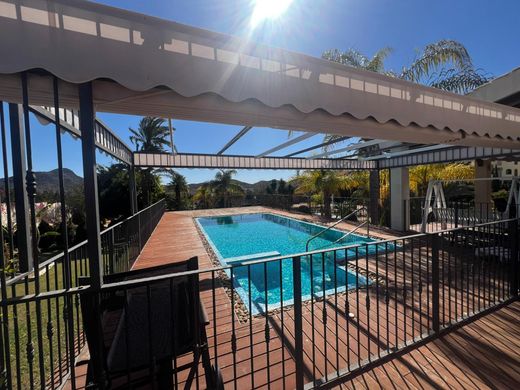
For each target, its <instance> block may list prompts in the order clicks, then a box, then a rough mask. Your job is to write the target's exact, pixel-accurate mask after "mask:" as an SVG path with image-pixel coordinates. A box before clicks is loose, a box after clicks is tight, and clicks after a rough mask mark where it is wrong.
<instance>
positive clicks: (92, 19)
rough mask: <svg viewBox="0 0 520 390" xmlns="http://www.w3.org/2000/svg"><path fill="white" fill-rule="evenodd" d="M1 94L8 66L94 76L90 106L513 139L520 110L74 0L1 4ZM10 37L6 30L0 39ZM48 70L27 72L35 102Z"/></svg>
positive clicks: (505, 142)
mask: <svg viewBox="0 0 520 390" xmlns="http://www.w3.org/2000/svg"><path fill="white" fill-rule="evenodd" d="M0 36H2V37H3V38H2V39H1V40H0V52H2V53H9V55H4V56H2V57H1V59H0V98H2V99H4V100H7V101H15V102H16V101H20V88H19V79H18V77H17V76H16V75H14V74H16V73H18V72H21V71H25V70H29V69H44V70H45V71H46V72H50V73H52V74H54V75H56V76H58V77H59V78H60V79H61V80H62V81H63V82H62V83H61V84H60V99H61V100H63V102H62V104H63V105H64V106H68V107H77V101H78V96H77V88H75V86H74V85H72V83H82V82H86V81H93V90H94V100H95V104H96V110H97V111H106V112H119V113H131V114H144V115H156V116H162V117H175V118H179V119H188V120H198V121H207V122H216V123H229V124H237V125H243V126H245V125H250V126H265V127H274V128H283V129H294V130H305V131H312V132H328V133H335V134H342V135H351V136H361V137H368V138H373V139H378V138H380V139H386V140H400V141H405V142H415V143H422V144H424V143H443V144H458V145H468V146H490V147H512V142H513V141H514V142H516V143H519V145H520V110H518V109H516V108H511V107H507V106H504V105H500V104H495V103H490V102H485V101H482V100H477V99H474V98H472V97H468V96H460V95H456V94H453V93H448V92H444V91H440V90H437V89H433V88H429V87H426V86H422V85H418V84H413V83H409V82H406V81H403V80H399V79H396V78H392V77H389V76H385V75H380V74H377V73H372V72H367V71H363V70H359V69H354V68H349V67H346V66H343V65H340V64H335V63H331V62H328V61H325V60H322V59H318V58H313V57H309V56H307V55H303V54H299V53H294V52H290V51H287V50H282V49H278V48H272V47H267V46H263V45H259V44H256V43H254V42H250V41H247V40H245V39H241V38H237V37H233V36H229V35H225V34H220V33H215V32H211V31H207V30H203V29H199V28H194V27H191V26H186V25H182V24H179V23H175V22H170V21H165V20H162V19H158V18H153V17H149V16H146V15H142V14H138V13H134V12H129V11H125V10H120V9H116V8H112V7H107V6H104V5H100V4H95V3H90V2H85V1H80V0H68V1H65V0H7V1H3V2H1V3H0ZM4 37H6V38H4ZM50 82H51V79H50V78H49V76H48V75H47V74H46V73H43V74H31V75H30V77H29V94H30V96H31V99H32V100H31V103H32V104H41V105H49V103H50V100H51V99H52V96H51V93H52V92H51V91H52V88H49V86H50Z"/></svg>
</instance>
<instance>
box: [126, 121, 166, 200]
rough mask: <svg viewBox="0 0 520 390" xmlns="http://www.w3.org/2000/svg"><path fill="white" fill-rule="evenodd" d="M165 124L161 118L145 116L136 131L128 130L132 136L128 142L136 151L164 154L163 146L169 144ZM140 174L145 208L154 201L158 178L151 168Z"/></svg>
mask: <svg viewBox="0 0 520 390" xmlns="http://www.w3.org/2000/svg"><path fill="white" fill-rule="evenodd" d="M165 123H166V121H165V120H164V119H163V118H156V117H151V116H146V117H144V118H142V119H141V121H140V122H139V127H138V128H137V130H134V129H132V128H129V130H130V133H131V134H132V135H131V136H130V141H131V142H132V143H133V144H134V145H135V146H136V150H138V151H141V152H150V153H160V152H164V151H165V146H167V145H169V144H170V143H169V141H168V137H169V134H170V132H169V129H168V126H166V125H165ZM141 172H142V178H141V185H142V187H141V188H142V196H141V201H142V202H143V206H144V207H146V206H149V205H150V204H152V203H153V201H154V199H153V198H154V196H153V194H152V191H153V190H154V187H156V185H157V180H158V178H157V175H155V174H154V172H153V170H152V169H151V168H147V169H144V170H142V171H141ZM159 184H160V181H159Z"/></svg>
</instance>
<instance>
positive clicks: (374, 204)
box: [368, 169, 381, 224]
mask: <svg viewBox="0 0 520 390" xmlns="http://www.w3.org/2000/svg"><path fill="white" fill-rule="evenodd" d="M380 187H381V185H380V182H379V169H373V170H371V171H370V176H369V193H370V194H369V195H370V198H369V202H368V211H369V215H370V223H372V224H379V199H380V197H381V188H380Z"/></svg>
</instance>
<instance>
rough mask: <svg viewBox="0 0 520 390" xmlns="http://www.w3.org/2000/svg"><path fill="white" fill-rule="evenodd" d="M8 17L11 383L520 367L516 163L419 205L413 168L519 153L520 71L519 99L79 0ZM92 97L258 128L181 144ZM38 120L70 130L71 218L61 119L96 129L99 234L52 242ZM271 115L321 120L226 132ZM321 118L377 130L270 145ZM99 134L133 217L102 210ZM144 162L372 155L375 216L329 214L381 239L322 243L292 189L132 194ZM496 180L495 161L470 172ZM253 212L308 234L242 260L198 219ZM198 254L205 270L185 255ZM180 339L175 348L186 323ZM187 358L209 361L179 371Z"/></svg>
mask: <svg viewBox="0 0 520 390" xmlns="http://www.w3.org/2000/svg"><path fill="white" fill-rule="evenodd" d="M0 35H1V36H3V37H8V38H7V39H2V41H1V42H0V52H2V53H11V55H10V56H8V58H3V59H2V60H1V61H0V100H1V101H2V105H1V107H2V112H0V117H1V118H2V123H1V135H2V147H3V149H2V157H3V159H2V161H3V168H4V185H5V188H6V197H7V199H5V202H6V205H7V206H8V207H13V209H15V210H16V213H15V217H14V218H15V220H12V216H11V212H10V211H8V212H7V219H8V220H7V229H6V230H5V231H4V230H3V229H2V230H1V231H0V239H1V241H2V242H6V243H7V245H6V246H5V248H6V250H4V251H2V253H1V254H0V268H2V273H1V275H0V276H1V280H0V284H1V303H2V319H3V321H2V330H1V332H0V336H1V337H0V341H1V342H0V350H1V351H2V352H1V354H0V356H1V359H0V368H1V370H0V371H1V372H2V380H1V382H0V388H13V389H14V388H18V389H22V388H37V387H39V388H72V389H76V388H83V387H88V388H118V387H122V388H124V387H126V386H134V387H137V388H140V387H143V388H145V387H159V388H168V387H174V388H178V387H181V386H182V387H190V386H191V387H197V388H198V387H208V388H222V387H225V388H260V387H266V388H271V387H272V388H297V389H303V388H321V387H327V388H329V387H334V386H345V387H347V388H350V387H358V386H362V387H367V388H372V387H374V386H377V387H387V386H391V385H392V383H393V386H398V383H400V384H401V385H403V386H410V387H412V386H424V387H427V386H428V387H475V388H481V387H485V386H488V387H491V388H496V387H504V388H507V387H514V386H515V385H517V384H518V383H519V382H520V373H519V371H518V369H517V367H518V365H519V362H520V353H518V352H517V350H518V348H516V349H515V348H514V347H515V346H518V336H519V333H520V329H519V328H518V324H517V323H518V321H516V317H517V316H518V310H520V308H519V305H518V290H519V278H520V264H519V258H518V252H519V248H518V238H519V232H518V222H519V219H518V218H517V216H518V207H517V204H518V196H519V188H518V185H519V182H518V180H517V179H516V178H513V179H512V180H510V183H511V184H510V199H509V202H508V204H507V208H506V210H496V209H495V207H494V206H492V205H490V204H489V201H488V200H487V199H486V198H485V197H482V198H481V199H475V201H474V202H473V203H472V204H471V205H467V204H460V203H449V202H447V201H446V199H445V198H444V194H443V189H442V183H440V182H432V183H431V184H430V187H429V190H428V194H427V197H426V199H420V200H419V201H418V202H419V206H418V207H417V205H415V206H414V205H413V202H415V201H414V200H411V199H409V188H408V187H409V185H408V167H410V166H414V165H419V164H432V163H436V162H446V161H468V160H480V159H498V158H507V159H511V158H516V156H517V155H519V154H520V144H519V140H520V139H519V136H518V134H519V132H518V131H519V129H520V110H519V109H518V108H516V107H517V106H518V101H517V100H514V99H512V96H513V95H515V94H516V95H518V93H519V92H518V91H520V86H519V88H518V89H517V90H515V92H513V93H510V91H507V92H506V95H507V96H506V97H507V99H506V100H504V96H501V95H500V89H498V91H497V90H495V89H496V88H497V87H496V84H495V85H494V84H493V83H491V84H490V85H488V86H484V87H483V88H482V89H481V90H480V91H479V90H477V91H476V92H475V93H474V96H461V95H455V94H452V93H447V92H443V91H440V90H436V89H433V88H428V87H424V86H421V85H418V84H413V83H409V82H405V81H402V80H398V79H395V78H392V77H388V76H384V75H379V74H375V73H371V72H366V71H362V70H357V69H352V68H348V67H344V66H341V65H337V64H333V63H330V62H327V61H324V60H319V59H316V58H311V57H307V56H304V55H300V54H296V53H292V52H288V51H284V50H280V49H273V48H270V47H265V46H262V45H257V44H254V43H251V42H247V41H245V40H242V39H239V38H235V37H230V36H225V35H222V34H217V33H212V32H209V31H205V30H201V29H196V28H193V27H190V26H185V25H180V24H177V23H173V22H168V21H164V20H160V19H155V18H149V17H143V15H140V14H136V13H132V12H128V11H123V10H118V9H114V8H110V7H105V6H102V5H98V4H94V3H87V2H81V1H74V2H72V3H66V2H62V1H58V0H56V1H55V0H46V1H36V0H29V1H15V0H8V1H3V2H1V3H0ZM41 48H45V50H42V49H41ZM92 50H96V52H97V53H98V55H99V57H98V58H103V59H104V61H98V60H97V59H95V58H93V56H92V55H91V52H92ZM128 62H131V63H133V64H134V65H135V66H132V67H128V65H127V64H128ZM150 64H153V67H152V68H153V69H150V68H149V66H150ZM145 65H146V66H145ZM143 69H147V70H146V71H144V70H143ZM513 76H514V74H513ZM506 77H507V76H506ZM510 77H512V76H510ZM512 79H515V78H514V77H512ZM223 80H225V81H223ZM515 80H516V79H515ZM499 82H500V83H502V82H503V80H502V79H499ZM505 84H506V85H507V86H508V88H509V87H510V86H511V83H505ZM310 89H311V90H313V91H314V93H313V94H312V95H310V94H308V93H306V91H308V90H310ZM486 91H487V92H486ZM486 99H487V100H486ZM489 100H491V101H489ZM4 102H5V106H6V107H8V113H4V112H3V111H4ZM495 102H499V103H503V104H498V103H495ZM97 112H108V113H119V114H122V113H123V114H139V115H157V116H160V117H175V118H179V119H190V120H199V121H205V122H212V123H228V124H236V125H240V126H244V127H243V129H242V130H241V131H240V132H239V133H238V134H237V135H236V136H235V137H234V138H233V139H232V140H230V141H229V142H228V143H227V144H226V145H225V146H224V147H223V148H222V149H221V150H220V151H218V152H217V153H216V154H214V155H208V154H183V153H176V152H175V151H174V147H173V144H172V145H171V146H172V153H171V154H169V153H168V154H159V153H138V152H132V151H131V150H130V148H129V147H128V146H126V144H125V143H124V142H123V141H122V140H121V139H119V138H118V137H117V136H116V135H115V134H114V133H113V131H112V130H111V129H110V128H109V127H108V126H107V125H105V124H104V123H103V122H102V121H100V120H99V119H98V118H96V113H97ZM7 114H8V115H7ZM7 116H8V119H9V121H8V124H7V121H5V122H4V119H5V117H7ZM34 119H38V120H39V121H40V123H45V126H50V127H52V128H53V129H54V130H55V136H56V140H57V141H56V142H57V145H58V149H57V156H56V157H57V158H56V159H57V162H58V166H59V169H58V174H59V189H58V190H59V198H60V199H59V204H60V218H61V222H62V226H67V210H66V209H65V207H66V204H67V201H68V199H67V194H66V191H65V185H64V177H63V151H62V149H61V137H62V136H63V133H68V134H72V135H73V136H74V137H77V138H78V139H80V140H81V160H82V166H83V174H84V175H83V180H84V186H83V192H84V194H83V195H84V198H85V204H86V205H87V207H86V227H87V228H86V240H84V241H82V242H80V243H78V244H75V245H69V242H68V238H67V235H68V229H67V228H64V229H63V233H64V251H63V253H58V254H56V255H55V256H52V257H50V258H43V257H42V256H41V253H39V250H38V233H37V230H36V229H37V227H36V210H35V204H36V196H37V194H38V186H37V183H36V182H35V178H34V169H33V160H34V158H35V155H36V154H37V153H38V150H37V149H36V148H33V147H32V144H31V126H32V125H33V124H34ZM263 126H264V127H265V126H269V127H274V128H280V129H285V130H300V131H304V132H305V133H304V134H303V135H300V136H298V137H296V138H293V139H292V140H289V141H287V142H285V143H284V144H282V145H278V146H276V147H274V148H272V149H270V150H267V151H265V152H259V153H258V154H257V155H240V156H236V155H228V154H225V153H224V152H225V151H226V150H227V148H228V147H229V146H230V145H231V144H232V143H234V142H236V141H237V140H238V139H239V138H240V137H241V136H243V135H244V134H245V133H246V132H247V131H249V130H250V129H251V128H252V127H263ZM325 128H334V129H335V130H334V132H335V133H336V134H338V135H341V136H343V137H355V136H361V137H363V140H361V141H359V142H358V143H356V144H353V145H349V146H348V147H346V148H344V149H348V150H338V149H336V150H335V153H336V154H337V153H341V152H349V153H348V154H347V155H345V156H342V157H340V158H331V157H330V155H332V154H333V153H332V152H324V153H322V154H321V155H313V156H306V157H296V156H297V155H298V154H300V153H291V154H290V155H287V156H284V157H273V156H270V155H271V154H272V153H274V152H275V151H278V150H282V149H284V148H285V147H287V146H288V145H289V144H291V143H293V144H294V143H296V142H298V141H301V140H303V139H305V137H308V134H314V133H317V132H323V130H319V131H318V130H317V129H325ZM8 129H9V130H10V131H9V134H8V135H9V138H8V140H9V141H10V145H9V146H10V150H9V151H7V147H8V143H7V137H6V134H7V130H8ZM322 146H323V144H320V145H316V147H315V148H314V149H319V148H321V147H322ZM96 151H102V152H103V153H106V154H108V155H110V156H111V157H112V158H114V159H117V160H118V161H120V162H121V163H122V164H125V166H126V168H125V169H126V170H127V171H128V176H129V188H128V191H129V194H130V196H129V198H130V202H129V203H130V204H129V208H130V209H131V216H130V217H129V218H127V219H125V220H123V221H121V222H120V223H117V224H115V225H113V226H111V227H109V228H108V229H106V230H103V231H101V229H100V212H99V194H98V182H97V171H96V168H97V167H96V165H97V164H96ZM307 151H309V148H305V149H304V150H302V151H301V153H305V152H307ZM351 152H352V153H351ZM9 157H11V160H12V161H11V162H9V161H8V160H9ZM149 167H153V168H182V167H189V168H200V169H204V168H236V169H260V168H262V169H305V170H313V169H319V170H369V171H370V177H371V186H370V199H368V200H367V201H366V202H364V203H363V204H355V212H356V213H357V212H359V213H360V220H359V221H358V222H355V223H353V222H349V221H346V220H345V221H343V218H344V217H346V214H348V211H345V210H343V209H342V208H341V207H340V206H341V204H342V201H338V200H337V199H336V200H335V202H336V203H335V204H336V205H339V206H338V207H334V205H333V210H335V215H334V216H335V217H336V218H337V219H339V221H338V223H337V225H335V227H334V228H335V229H336V230H337V231H338V232H339V233H338V234H339V235H340V236H342V235H343V234H345V235H347V234H349V235H351V234H353V233H354V230H355V229H358V230H356V231H355V233H356V234H358V235H359V237H361V238H363V235H364V236H365V237H364V238H373V239H374V240H373V241H371V240H365V241H358V242H356V243H354V244H349V243H348V242H347V243H345V242H343V241H341V240H339V241H338V242H339V243H338V242H335V243H334V244H337V245H331V246H327V247H314V248H313V247H311V250H310V251H309V250H307V249H308V248H306V246H305V244H306V241H308V240H307V238H310V237H312V235H313V234H314V232H315V231H316V229H318V233H319V234H318V235H320V234H322V233H321V232H320V230H321V228H319V227H316V226H314V225H309V224H304V223H302V222H301V221H302V220H304V219H305V220H308V221H310V222H313V223H316V222H317V223H320V224H322V226H324V225H326V224H328V223H329V222H328V221H323V220H321V219H320V218H318V217H317V216H316V215H313V214H311V215H304V214H301V213H297V212H295V211H294V210H293V209H292V208H291V206H292V205H293V204H295V203H299V201H298V200H296V199H293V198H291V199H289V200H287V199H280V198H266V199H262V198H255V202H254V203H255V204H249V205H247V207H237V208H232V209H231V208H227V209H218V210H217V209H213V210H197V211H183V212H167V213H165V204H164V201H159V202H157V203H155V204H153V205H150V206H149V207H146V208H144V209H142V210H138V209H137V188H136V180H135V170H136V169H141V168H149ZM382 169H390V172H391V173H390V176H391V179H390V182H391V183H390V191H391V226H390V227H391V229H388V228H383V227H380V226H378V221H379V218H378V213H379V208H378V204H377V200H378V193H379V184H378V183H379V175H380V171H381V170H382ZM477 171H478V172H479V173H480V174H481V172H480V170H478V169H477ZM483 171H485V170H483ZM11 173H12V175H13V180H12V182H11V181H10V180H9V175H10V174H11ZM489 183H490V182H489V174H488V175H485V174H482V175H481V176H480V177H478V178H477V180H476V181H475V187H480V188H484V189H485V188H486V184H489ZM10 186H12V191H11V190H10V189H9V187H10ZM482 193H483V192H482V191H477V196H481V195H482ZM11 196H12V197H13V199H10V198H9V197H11ZM2 201H4V200H2ZM244 206H245V205H244ZM430 209H431V210H430ZM362 210H363V212H364V214H363V215H361V212H362ZM413 210H419V213H418V214H417V215H416V214H414V211H413ZM425 210H426V211H425ZM430 211H431V213H433V214H434V215H435V220H434V221H433V222H431V221H430V220H429V219H428V218H429V217H430ZM259 213H260V214H262V213H263V214H266V213H270V214H271V215H272V214H276V215H278V216H279V217H277V218H281V221H285V222H280V223H279V224H280V225H283V226H282V227H283V228H284V229H288V230H290V229H293V230H290V231H291V234H293V235H294V237H296V236H297V234H300V233H302V230H303V231H304V233H305V234H306V236H305V239H304V240H303V241H301V242H299V244H298V245H300V244H301V245H300V246H299V247H298V248H300V247H301V250H299V251H288V252H287V253H282V251H281V250H279V249H277V248H273V250H277V251H279V253H278V254H274V255H273V254H271V255H269V256H264V257H263V258H262V257H258V256H257V257H254V256H253V257H249V258H246V259H244V258H242V259H241V260H240V261H239V262H237V260H236V258H235V261H231V260H230V258H231V256H227V255H226V256H225V257H224V256H222V254H221V249H222V247H220V246H219V245H217V244H216V242H215V239H214V238H212V236H211V235H210V234H208V232H207V231H205V228H204V226H203V225H202V224H198V223H197V222H196V220H195V219H196V218H198V217H203V216H205V217H217V216H220V217H222V216H229V215H245V214H259ZM414 221H415V223H413V222H414ZM0 222H1V221H0ZM411 222H412V223H411ZM419 222H420V223H419ZM271 223H273V222H272V221H271ZM15 224H16V227H17V233H16V236H15V235H14V230H13V226H14V225H15ZM217 224H219V223H218V222H217ZM227 224H229V223H228V222H226V221H224V222H222V223H221V224H220V225H227ZM237 226H238V225H237ZM365 228H366V229H367V232H366V234H365V230H364V229H365ZM411 229H415V230H417V231H415V232H413V231H411ZM329 231H330V230H329ZM366 236H369V237H366ZM282 238H283V237H282ZM341 238H344V237H341ZM15 241H16V245H15ZM235 244H236V245H237V246H238V244H239V242H238V241H236V242H235ZM307 244H308V242H307ZM15 247H16V248H17V253H16V258H17V264H16V267H15V268H14V269H12V268H13V263H12V260H13V259H14V258H15V256H14V255H15V254H14V248H15ZM248 254H250V255H253V254H254V253H251V252H250V253H248ZM194 258H196V259H197V262H198V267H197V269H193V268H190V265H186V264H188V263H185V262H186V260H188V259H192V260H193V259H194ZM226 260H227V262H226ZM191 264H192V263H191ZM176 265H177V266H181V265H182V267H185V268H183V269H177V270H175V266H176ZM156 267H162V268H159V269H158V268H156ZM186 267H187V268H186ZM151 269H153V270H154V271H153V272H151V271H150V270H151ZM158 270H159V271H158ZM129 271H130V273H128V272H129ZM135 275H137V277H135ZM244 275H246V276H247V278H245V279H244ZM343 275H345V276H343ZM244 280H246V282H244ZM244 283H245V284H244ZM253 284H254V286H253ZM178 286H181V287H180V288H179V287H178ZM179 291H182V292H183V293H182V294H180V293H179ZM306 291H307V292H306ZM253 292H254V293H255V294H257V295H254V294H253ZM183 294H184V295H183ZM262 294H265V295H264V296H262ZM270 294H271V295H270ZM273 297H274V298H275V301H274V302H273V301H272V300H271V299H272V298H273ZM168 303H170V304H168ZM199 307H203V308H204V309H205V312H206V313H205V315H204V314H203V311H204V310H202V309H200V310H199ZM253 308H255V309H254V310H253ZM183 335H184V339H183ZM206 338H207V342H206ZM186 340H187V341H186ZM185 341H186V343H187V344H186V345H184V344H183V347H186V348H187V349H185V350H182V351H181V352H182V353H180V352H179V348H180V347H179V346H178V345H176V343H182V342H185ZM188 344H189V345H188ZM116 346H118V348H120V349H117V348H116ZM121 348H122V349H121ZM114 351H115V352H114ZM497 356H500V357H501V359H503V365H499V364H497V363H496V360H497ZM206 357H207V360H205V359H206ZM114 362H115V363H114ZM192 362H193V364H192V368H193V371H191V374H193V377H191V376H190V375H189V374H188V373H189V372H190V370H188V369H185V370H180V367H181V366H184V365H189V364H191V363H192ZM114 367H116V368H114ZM192 380H193V381H192Z"/></svg>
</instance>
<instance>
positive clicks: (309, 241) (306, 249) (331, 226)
mask: <svg viewBox="0 0 520 390" xmlns="http://www.w3.org/2000/svg"><path fill="white" fill-rule="evenodd" d="M360 211H365V212H367V213H368V209H367V208H366V207H365V206H363V207H360V208H359V209H356V210H354V211H353V212H351V213H350V214H348V215H346V216H344V217H343V218H340V219H339V220H337V221H336V222H334V223H333V224H332V225H330V226H328V227H326V228H325V229H323V230H321V231H320V232H318V233H316V234H315V235H314V236H312V237H311V238H309V239H308V240H307V244H305V252H308V251H309V244H310V243H311V241H312V240H314V239H315V238H317V237H319V236H321V235H322V234H323V233H325V232H326V231H328V230H330V229H332V228H333V227H335V226H336V225H338V224H339V223H341V222H343V221H344V220H346V219H347V218H350V217H352V216H353V215H356V214H358V213H359V212H360ZM368 222H369V219H368V214H367V220H366V221H365V222H361V223H360V224H359V225H357V226H356V227H355V228H354V229H352V230H350V231H349V232H347V233H345V234H344V235H343V236H341V237H340V238H338V239H337V240H336V241H334V242H332V243H331V244H330V245H332V244H335V243H337V242H339V241H341V240H343V239H344V238H346V237H348V236H350V235H351V234H353V233H354V232H356V231H358V230H359V229H360V228H362V227H363V226H365V225H366V226H367V237H368V236H369V234H370V224H369V223H368ZM327 246H328V245H327Z"/></svg>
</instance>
